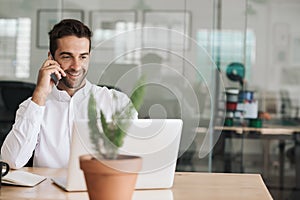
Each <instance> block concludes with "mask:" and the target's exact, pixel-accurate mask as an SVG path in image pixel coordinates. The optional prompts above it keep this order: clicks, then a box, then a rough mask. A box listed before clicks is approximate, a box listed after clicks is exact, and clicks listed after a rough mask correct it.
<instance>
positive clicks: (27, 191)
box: [0, 168, 272, 200]
mask: <svg viewBox="0 0 300 200" xmlns="http://www.w3.org/2000/svg"><path fill="white" fill-rule="evenodd" d="M22 170H25V171H29V172H32V173H36V174H40V175H44V176H46V177H55V176H63V175H65V174H66V170H62V169H48V168H23V169H22ZM0 199H1V200H11V199H14V200H21V199H55V200H60V199H61V200H62V199H64V200H66V199H68V200H88V194H87V192H65V191H63V190H61V189H60V188H58V187H57V186H56V185H54V184H53V183H52V182H51V180H50V178H47V180H45V181H43V182H42V183H40V184H39V185H37V186H35V187H32V188H31V187H16V186H6V185H3V186H2V188H1V190H0ZM147 199H149V200H150V199H151V200H152V199H162V200H180V199H189V200H196V199H197V200H198V199H222V200H226V199H230V200H235V199H237V200H240V199H243V200H247V199H251V200H252V199H260V200H264V199H272V197H271V195H270V193H269V191H268V190H267V187H266V186H265V184H264V182H263V180H262V178H261V176H260V175H258V174H222V173H176V175H175V182H174V186H173V188H172V189H165V190H138V191H135V193H134V196H133V200H147Z"/></svg>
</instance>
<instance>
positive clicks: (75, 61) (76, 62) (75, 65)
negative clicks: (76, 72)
mask: <svg viewBox="0 0 300 200" xmlns="http://www.w3.org/2000/svg"><path fill="white" fill-rule="evenodd" d="M81 65H82V61H81V60H80V59H78V58H74V59H73V62H72V66H71V67H72V68H73V69H79V68H81V67H82V66H81Z"/></svg>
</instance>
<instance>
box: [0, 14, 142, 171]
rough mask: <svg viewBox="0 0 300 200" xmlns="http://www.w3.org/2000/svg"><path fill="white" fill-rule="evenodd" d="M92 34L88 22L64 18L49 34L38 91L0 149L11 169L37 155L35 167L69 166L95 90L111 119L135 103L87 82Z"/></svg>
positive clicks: (23, 106)
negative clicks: (78, 124)
mask: <svg viewBox="0 0 300 200" xmlns="http://www.w3.org/2000/svg"><path fill="white" fill-rule="evenodd" d="M91 36H92V32H91V31H90V29H89V28H88V27H87V26H86V25H84V24H83V23H82V22H80V21H77V20H73V19H65V20H62V21H61V22H59V23H58V24H56V25H55V26H54V27H53V29H52V30H51V31H50V32H49V39H50V51H49V52H48V58H47V59H46V60H45V62H44V63H43V64H42V66H41V68H40V70H39V74H38V80H37V84H36V89H35V91H34V92H33V95H32V97H30V98H29V99H27V100H25V101H24V102H23V103H21V104H20V106H19V109H18V111H17V113H16V119H15V124H14V125H13V128H12V130H11V131H10V132H9V134H8V136H7V137H6V139H5V141H4V143H3V146H2V148H1V156H2V159H3V160H4V161H6V162H7V163H8V164H9V165H10V167H11V168H21V167H23V166H24V165H25V164H26V163H27V162H28V160H29V159H30V158H31V156H32V155H33V166H37V167H51V168H66V167H67V166H68V161H69V152H70V144H71V138H72V128H73V121H74V120H76V119H87V105H88V100H89V94H90V93H91V92H92V93H94V96H95V98H96V100H97V106H98V110H100V109H101V110H102V111H103V113H104V114H105V115H106V117H107V119H109V118H110V115H111V113H113V112H114V111H115V110H116V109H118V110H119V109H121V108H122V107H124V106H126V105H127V104H128V103H130V100H129V98H128V97H127V95H125V94H124V93H121V92H118V91H116V90H109V89H107V88H106V87H98V86H97V85H94V84H92V83H90V82H89V81H88V80H86V76H87V72H88V67H89V59H90V52H91ZM51 75H52V76H53V75H54V76H55V77H54V78H53V77H51ZM54 79H56V80H57V81H58V83H55V82H56V81H55V80H54ZM116 96H117V98H116ZM134 118H137V112H136V113H135V115H134Z"/></svg>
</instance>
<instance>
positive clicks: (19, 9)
mask: <svg viewBox="0 0 300 200" xmlns="http://www.w3.org/2000/svg"><path fill="white" fill-rule="evenodd" d="M245 2H246V1H240V0H226V1H222V8H221V10H218V8H216V7H214V6H215V5H214V4H213V1H210V0H201V1H199V0H187V1H184V0H176V1H174V0H164V1H159V0H152V1H138V0H123V1H119V0H110V1H106V0H101V1H98V0H88V1H79V0H72V1H71V0H54V1H48V0H42V1H39V0H22V1H20V0H1V7H0V17H1V18H11V17H29V18H31V20H32V21H31V24H32V29H31V38H32V42H31V57H30V77H29V78H28V79H26V80H29V81H31V82H35V81H36V77H37V73H38V69H39V68H40V66H41V63H42V62H43V61H44V60H45V59H46V57H47V49H41V48H38V47H37V41H36V37H37V29H38V27H37V11H38V10H39V9H60V8H64V9H82V10H83V11H84V22H85V23H87V24H90V23H91V21H90V16H89V14H90V11H92V10H101V9H104V10H107V9H120V10H122V9H135V8H136V6H137V5H141V4H139V3H144V4H143V5H146V7H148V8H150V9H152V10H184V9H186V10H189V11H191V16H192V18H191V33H190V35H189V37H191V39H194V40H196V41H197V32H198V31H199V30H200V29H208V30H212V29H213V28H215V26H216V23H215V21H217V19H216V16H217V14H216V12H219V11H221V12H220V13H221V23H220V28H222V29H225V30H238V31H240V32H241V33H244V32H245V30H246V26H247V29H248V30H253V31H254V33H255V39H256V44H255V45H256V46H255V49H254V52H253V58H251V59H252V60H249V58H246V59H245V60H244V61H246V62H249V63H251V66H250V68H249V69H247V70H248V71H247V72H246V73H247V83H248V86H249V88H250V89H255V90H257V91H258V96H263V93H264V91H271V92H274V93H275V94H276V98H279V96H278V93H279V92H278V91H279V90H280V89H286V90H288V91H289V92H290V93H291V98H292V99H293V100H294V103H295V104H296V105H299V98H298V97H297V93H298V92H299V87H298V83H299V81H298V75H299V74H300V73H299V65H300V64H299V63H300V62H299V56H298V55H297V53H296V52H297V51H298V50H299V37H300V36H299V34H300V33H299V32H300V31H299V26H298V25H297V19H299V15H300V14H299V13H300V12H299V10H300V2H298V1H296V0H288V1H280V0H272V1H268V0H265V1H248V3H249V5H248V6H247V7H248V8H247V10H246V9H245ZM246 14H247V15H246ZM140 15H141V14H140V13H139V16H138V17H140V19H141V16H140ZM107 53H108V52H101V53H99V55H100V57H99V59H98V61H97V62H99V63H96V64H97V65H101V59H102V58H101V56H102V57H103V59H105V57H106V54H107ZM181 53H182V55H183V53H184V56H185V57H189V58H191V59H192V60H194V61H195V60H197V51H195V50H194V49H190V50H187V51H185V52H181ZM247 59H248V60H247ZM242 61H243V60H242ZM195 62H196V61H195ZM169 64H170V65H171V66H173V67H175V68H177V69H178V70H179V71H181V72H182V71H184V70H186V69H184V68H183V67H182V66H180V65H178V62H176V61H175V62H170V63H169ZM223 64H224V65H226V62H224V63H223ZM93 70H95V71H97V70H98V71H99V68H97V67H92V68H91V72H90V74H89V77H90V78H91V79H92V81H98V77H97V76H98V74H99V72H96V73H95V71H93ZM184 73H186V74H188V76H189V77H190V78H191V79H197V77H195V76H192V75H193V73H194V71H193V70H191V71H189V70H186V71H184ZM1 79H12V77H1ZM224 83H225V86H227V85H235V86H236V85H237V84H236V83H232V82H230V81H229V80H227V79H226V77H224Z"/></svg>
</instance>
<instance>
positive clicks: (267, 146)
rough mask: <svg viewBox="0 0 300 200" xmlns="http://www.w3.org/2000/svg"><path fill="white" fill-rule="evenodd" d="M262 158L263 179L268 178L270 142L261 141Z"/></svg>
mask: <svg viewBox="0 0 300 200" xmlns="http://www.w3.org/2000/svg"><path fill="white" fill-rule="evenodd" d="M263 143H264V145H263V157H264V174H263V175H264V177H265V178H269V163H270V159H269V150H270V140H263Z"/></svg>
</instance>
